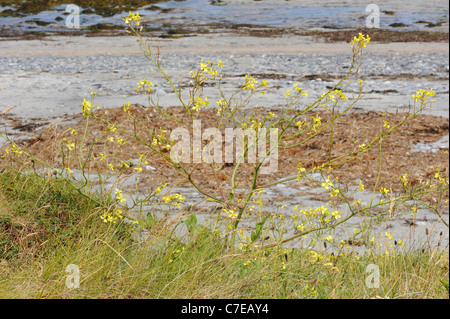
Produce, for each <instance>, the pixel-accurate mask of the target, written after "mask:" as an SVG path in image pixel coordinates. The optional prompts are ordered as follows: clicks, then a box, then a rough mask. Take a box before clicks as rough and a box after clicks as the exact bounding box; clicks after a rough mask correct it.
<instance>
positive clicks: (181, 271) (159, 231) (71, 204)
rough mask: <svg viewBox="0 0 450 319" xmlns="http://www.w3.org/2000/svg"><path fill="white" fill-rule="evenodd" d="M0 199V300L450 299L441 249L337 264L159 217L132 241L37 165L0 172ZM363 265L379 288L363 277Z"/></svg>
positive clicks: (128, 228) (126, 228) (132, 233)
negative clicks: (73, 277) (237, 244)
mask: <svg viewBox="0 0 450 319" xmlns="http://www.w3.org/2000/svg"><path fill="white" fill-rule="evenodd" d="M0 201H1V203H2V204H1V208H0V298H379V297H381V298H448V249H447V250H445V251H443V252H442V251H430V250H425V251H423V252H422V251H421V250H417V251H409V252H403V253H400V255H399V256H397V257H396V258H387V257H385V256H382V255H376V254H375V255H370V256H366V257H360V258H357V257H355V255H354V254H352V253H347V254H343V255H340V256H339V257H337V256H334V257H333V256H330V255H329V256H328V258H331V260H332V261H333V263H334V265H335V266H336V267H337V268H338V271H336V270H332V269H331V267H324V266H323V263H322V264H320V263H312V262H311V260H310V255H309V252H308V251H307V250H299V249H280V248H272V249H268V250H264V251H261V250H256V251H241V250H238V249H236V250H230V249H229V248H227V243H226V240H225V239H224V237H223V236H221V235H220V234H219V233H215V232H212V231H210V230H209V229H208V228H207V227H190V232H188V231H186V232H185V235H183V236H181V235H175V234H176V233H177V232H174V231H173V228H174V227H178V228H181V227H185V226H186V224H185V223H178V224H176V223H174V224H172V225H168V224H165V223H164V222H163V221H156V222H155V223H154V224H153V226H152V227H151V228H150V229H149V230H148V231H147V237H146V239H144V240H136V238H137V235H138V228H137V227H135V226H132V225H131V224H129V223H125V222H119V223H116V224H110V223H104V222H103V221H102V220H101V219H100V217H99V216H100V214H101V212H102V209H101V207H98V205H97V204H94V203H93V202H92V201H90V200H89V199H88V198H86V197H81V196H80V195H79V194H78V192H76V191H75V190H74V189H73V188H71V187H68V186H67V185H66V184H65V183H64V182H63V181H60V180H57V179H55V178H52V179H51V178H47V177H42V176H38V175H36V174H34V173H29V174H21V173H18V172H16V171H14V170H12V169H9V170H6V171H4V172H3V173H1V174H0ZM180 221H183V220H182V219H180ZM184 221H185V220H184ZM191 226H192V225H191ZM193 226H195V225H193ZM324 258H326V257H325V255H324ZM70 264H75V265H77V266H78V267H79V271H80V287H79V288H77V289H69V288H67V286H66V280H67V278H68V276H69V275H70V273H68V272H66V267H67V266H68V265H70ZM369 264H375V265H377V266H378V267H379V270H380V286H379V288H368V287H367V286H366V284H365V281H366V278H367V277H368V275H369V274H368V273H366V267H367V265H369Z"/></svg>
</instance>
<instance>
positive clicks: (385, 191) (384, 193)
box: [380, 187, 389, 195]
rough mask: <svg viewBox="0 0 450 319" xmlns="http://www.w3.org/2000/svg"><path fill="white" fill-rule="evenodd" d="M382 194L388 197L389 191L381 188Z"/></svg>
mask: <svg viewBox="0 0 450 319" xmlns="http://www.w3.org/2000/svg"><path fill="white" fill-rule="evenodd" d="M380 193H381V194H383V195H387V193H389V189H387V188H385V187H381V188H380Z"/></svg>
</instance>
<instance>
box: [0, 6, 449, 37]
mask: <svg viewBox="0 0 450 319" xmlns="http://www.w3.org/2000/svg"><path fill="white" fill-rule="evenodd" d="M12 2H15V1H12ZM65 2H66V1H64V0H63V1H53V2H51V3H53V5H49V4H42V1H24V4H22V5H18V4H16V5H14V4H10V5H9V6H3V7H0V26H8V27H13V28H15V29H21V30H28V31H62V30H67V28H66V26H65V21H66V17H67V14H68V13H66V12H65V9H66V5H67V4H65ZM84 2H86V5H85V6H83V3H84ZM3 3H4V4H7V3H8V2H3ZM77 3H79V6H80V8H81V11H80V14H81V16H80V23H81V28H86V27H89V26H92V25H96V24H112V25H117V26H124V24H123V21H122V18H123V17H124V16H126V15H127V14H128V11H130V10H131V11H139V13H140V15H141V16H144V17H145V21H147V22H149V24H150V25H151V26H152V27H161V26H162V25H164V23H167V22H170V21H172V20H173V19H178V20H180V21H181V22H182V23H188V24H196V25H205V24H206V25H207V24H209V23H217V22H220V23H225V25H230V26H232V25H239V24H250V25H259V26H262V25H264V26H272V27H299V28H317V27H319V28H331V29H336V28H348V27H350V28H363V27H365V24H366V18H367V16H368V13H366V11H365V10H366V4H365V3H364V4H362V3H360V2H359V1H351V2H350V1H349V2H346V3H345V4H333V3H332V4H330V5H327V6H318V4H317V3H315V2H311V3H309V2H308V1H306V2H295V1H294V2H286V1H278V2H273V1H272V2H271V1H268V2H265V1H259V2H254V3H252V4H247V3H241V2H239V3H237V2H220V3H221V5H218V4H214V1H211V0H185V1H180V0H178V1H161V0H154V1H135V2H134V3H136V5H134V6H132V5H129V4H127V3H126V2H124V1H121V0H116V1H113V3H114V4H115V5H114V6H111V5H107V4H105V3H104V2H95V5H94V6H88V4H89V3H90V2H89V1H78V2H77ZM109 3H111V1H109V2H108V4H109ZM223 3H226V4H223ZM392 3H393V4H394V3H397V1H393V2H392ZM54 4H58V5H56V6H55V5H54ZM299 4H301V5H299ZM394 7H395V8H399V4H396V5H395V6H394ZM384 8H386V6H385V7H384ZM400 8H401V6H400ZM380 11H381V13H380V14H381V15H380V28H383V29H394V27H392V26H391V25H392V24H393V23H396V24H397V25H400V26H401V25H402V24H403V25H405V26H404V27H400V28H398V27H396V28H395V29H407V30H411V29H413V30H417V29H432V28H430V27H429V26H428V27H427V23H432V24H439V23H444V24H446V25H447V26H448V3H447V11H446V12H445V11H444V12H443V10H442V8H436V9H435V10H434V9H432V8H430V9H429V10H422V9H420V8H417V11H416V12H414V11H411V10H409V9H408V8H405V10H397V9H396V10H395V11H390V10H383V7H382V8H380ZM386 12H387V13H386ZM152 20H153V23H152Z"/></svg>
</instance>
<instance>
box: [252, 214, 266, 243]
mask: <svg viewBox="0 0 450 319" xmlns="http://www.w3.org/2000/svg"><path fill="white" fill-rule="evenodd" d="M268 217H269V215H266V216H265V217H263V219H261V221H259V222H258V223H256V225H255V231H254V232H252V234H251V237H250V239H251V240H252V243H254V242H255V241H256V240H258V238H259V237H260V236H261V232H262V229H263V227H264V223H265V222H266V220H267V218H268Z"/></svg>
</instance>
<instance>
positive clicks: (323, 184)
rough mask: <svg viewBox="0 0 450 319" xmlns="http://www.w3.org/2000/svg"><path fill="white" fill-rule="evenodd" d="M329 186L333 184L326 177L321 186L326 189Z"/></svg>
mask: <svg viewBox="0 0 450 319" xmlns="http://www.w3.org/2000/svg"><path fill="white" fill-rule="evenodd" d="M330 186H333V183H332V182H331V181H330V180H329V179H328V178H327V179H326V180H325V183H322V188H323V189H326V190H328V189H329V188H330Z"/></svg>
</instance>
